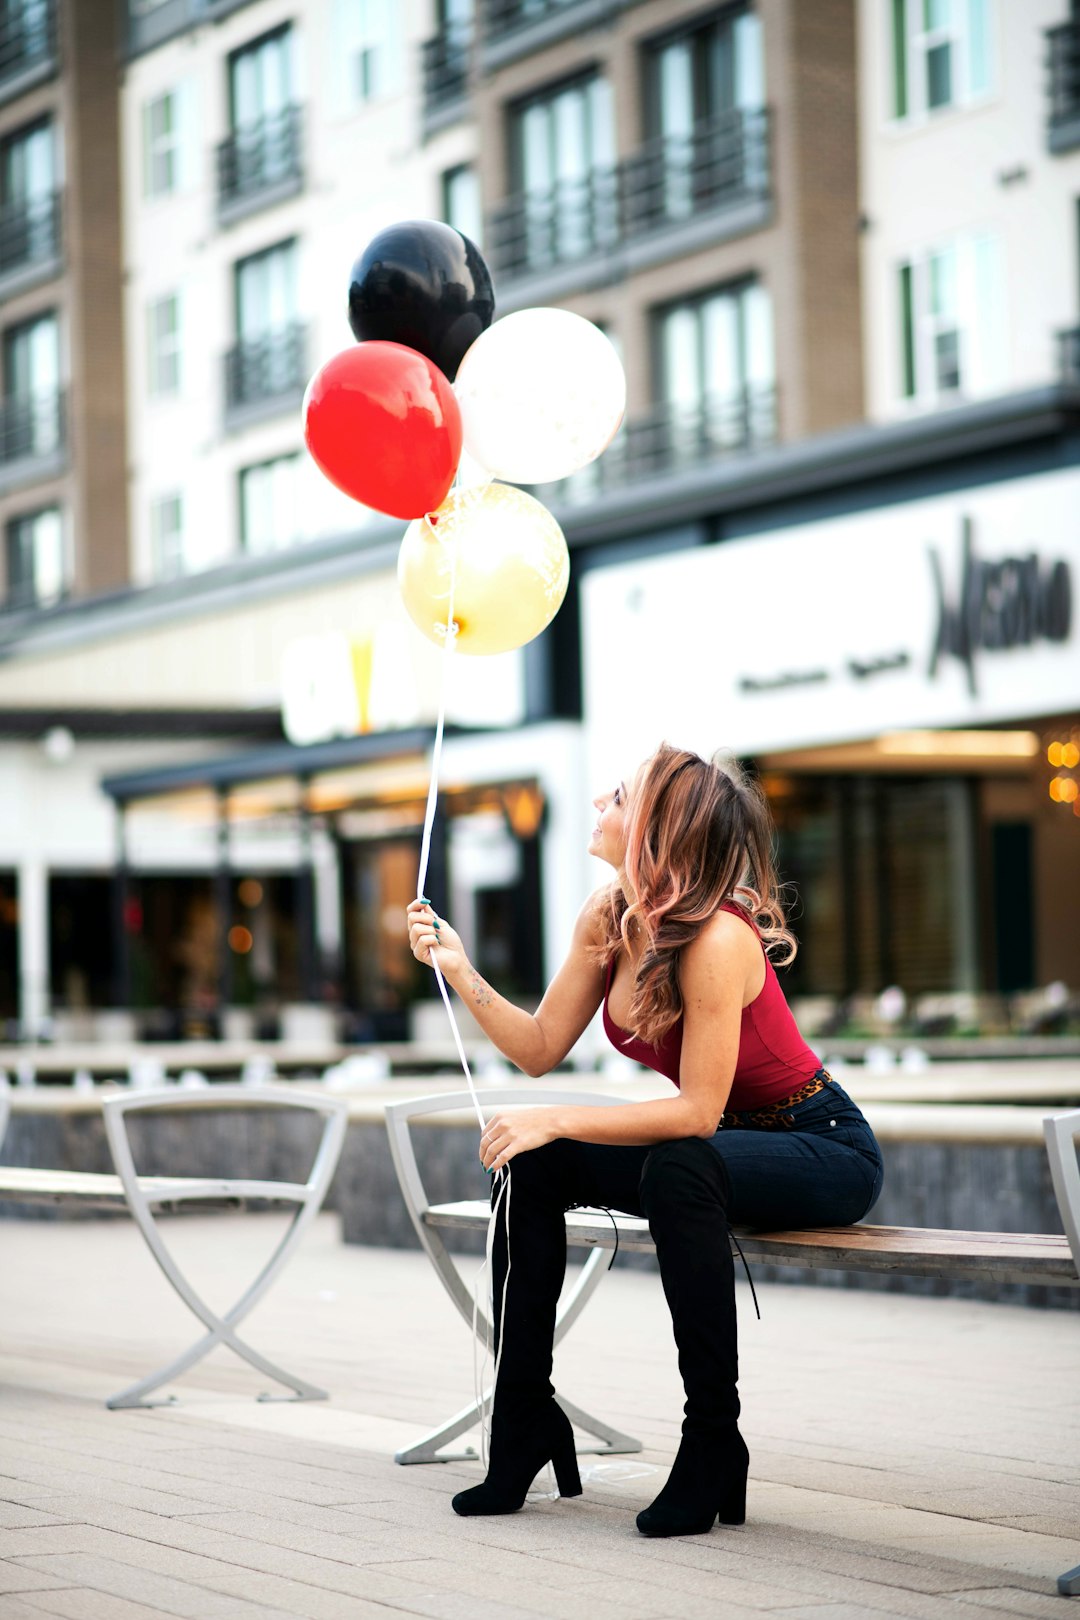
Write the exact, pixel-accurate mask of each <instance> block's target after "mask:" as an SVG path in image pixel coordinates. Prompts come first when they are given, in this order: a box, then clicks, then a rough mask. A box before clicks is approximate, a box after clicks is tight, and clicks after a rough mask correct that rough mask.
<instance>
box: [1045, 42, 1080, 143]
mask: <svg viewBox="0 0 1080 1620" xmlns="http://www.w3.org/2000/svg"><path fill="white" fill-rule="evenodd" d="M1046 44H1047V50H1048V58H1047V60H1048V66H1049V69H1050V116H1049V125H1050V130H1049V133H1050V146H1051V149H1052V150H1058V151H1061V150H1064V149H1065V148H1067V147H1070V146H1077V145H1080V18H1073V19H1072V20H1071V21H1070V22H1064V23H1059V24H1058V25H1057V27H1056V28H1048V29H1047V30H1046Z"/></svg>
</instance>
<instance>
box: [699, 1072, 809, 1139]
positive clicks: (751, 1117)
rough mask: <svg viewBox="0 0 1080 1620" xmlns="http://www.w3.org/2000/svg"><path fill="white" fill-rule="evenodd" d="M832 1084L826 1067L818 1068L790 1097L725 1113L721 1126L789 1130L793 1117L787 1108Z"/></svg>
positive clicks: (725, 1127)
mask: <svg viewBox="0 0 1080 1620" xmlns="http://www.w3.org/2000/svg"><path fill="white" fill-rule="evenodd" d="M832 1084H833V1077H832V1075H831V1074H830V1073H829V1071H828V1069H819V1070H818V1072H817V1074H815V1076H814V1078H813V1079H812V1080H808V1081H807V1082H806V1084H805V1085H804V1086H800V1087H799V1089H798V1091H793V1092H792V1093H791V1096H790V1097H781V1098H780V1100H779V1101H778V1102H774V1103H767V1104H766V1105H765V1107H764V1108H754V1109H746V1110H742V1111H740V1112H738V1113H727V1114H725V1115H724V1116H723V1118H722V1119H721V1121H720V1125H721V1128H722V1129H724V1130H728V1131H734V1130H749V1131H790V1130H791V1128H792V1126H793V1125H794V1123H795V1119H794V1116H793V1115H792V1114H790V1113H789V1112H788V1110H789V1109H790V1108H794V1106H795V1104H796V1103H801V1102H805V1101H806V1099H807V1097H816V1096H817V1094H818V1092H819V1091H824V1090H825V1087H826V1086H831V1085H832Z"/></svg>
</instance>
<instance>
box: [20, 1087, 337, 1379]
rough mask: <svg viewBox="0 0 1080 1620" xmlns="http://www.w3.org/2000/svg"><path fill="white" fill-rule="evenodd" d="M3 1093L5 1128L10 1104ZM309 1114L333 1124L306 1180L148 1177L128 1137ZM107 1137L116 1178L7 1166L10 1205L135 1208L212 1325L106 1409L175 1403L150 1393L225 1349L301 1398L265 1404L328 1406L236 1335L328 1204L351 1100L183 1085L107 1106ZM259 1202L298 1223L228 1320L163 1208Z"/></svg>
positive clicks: (194, 1308) (173, 1279) (163, 1259)
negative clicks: (182, 1123)
mask: <svg viewBox="0 0 1080 1620" xmlns="http://www.w3.org/2000/svg"><path fill="white" fill-rule="evenodd" d="M5 1091H6V1088H5V1087H0V1124H2V1123H3V1119H2V1115H3V1113H4V1112H6V1109H7V1106H8V1098H7V1097H6V1096H5ZM252 1107H255V1108H260V1107H262V1108H275V1109H289V1108H291V1109H306V1110H308V1111H309V1112H314V1113H316V1114H319V1115H321V1116H322V1118H323V1130H322V1136H321V1137H320V1140H319V1145H318V1148H317V1150H316V1153H315V1158H314V1161H313V1163H312V1167H311V1172H310V1174H309V1176H308V1178H307V1180H306V1181H303V1182H289V1181H274V1180H267V1181H262V1180H251V1179H242V1178H230V1177H226V1178H222V1177H216V1176H215V1177H205V1178H200V1177H184V1176H140V1175H139V1173H138V1171H137V1170H136V1168H135V1162H134V1158H133V1155H132V1150H131V1142H130V1139H129V1136H128V1121H129V1118H130V1117H131V1116H132V1115H134V1114H140V1115H146V1114H150V1113H152V1114H162V1113H166V1112H175V1111H179V1110H189V1111H190V1110H191V1109H202V1110H205V1109H218V1108H243V1109H247V1108H252ZM103 1112H104V1118H105V1131H106V1135H107V1137H108V1142H109V1147H110V1149H111V1151H112V1156H113V1162H114V1164H115V1165H116V1175H115V1176H107V1175H96V1174H91V1173H83V1172H79V1171H49V1170H18V1169H8V1170H6V1171H5V1170H4V1169H3V1168H0V1199H15V1200H18V1201H23V1202H25V1201H33V1202H39V1203H40V1202H46V1203H66V1202H78V1203H80V1204H82V1205H83V1206H84V1207H97V1208H112V1209H123V1208H124V1207H125V1206H126V1208H127V1209H128V1210H129V1211H130V1213H131V1215H132V1216H133V1217H134V1220H135V1223H136V1225H137V1226H138V1228H139V1231H140V1232H141V1233H142V1235H143V1238H144V1239H145V1241H146V1245H147V1247H148V1248H149V1250H150V1253H151V1254H152V1255H153V1257H154V1259H155V1260H156V1261H157V1263H158V1265H159V1266H160V1268H161V1270H162V1271H163V1272H164V1274H165V1276H166V1277H167V1279H168V1281H169V1283H170V1285H171V1286H172V1287H173V1288H174V1289H175V1291H176V1292H177V1294H178V1295H179V1296H180V1298H181V1299H182V1300H183V1302H184V1304H185V1305H186V1306H187V1307H188V1309H189V1310H190V1311H191V1312H192V1313H193V1314H194V1315H195V1316H196V1317H197V1318H198V1320H199V1321H200V1322H201V1323H202V1324H203V1326H204V1327H205V1328H206V1330H207V1331H206V1333H205V1334H204V1335H203V1337H202V1338H200V1339H198V1340H196V1342H195V1343H194V1344H192V1345H191V1346H190V1347H189V1348H188V1349H187V1350H185V1351H184V1352H183V1353H182V1354H181V1355H179V1356H177V1357H175V1359H174V1360H172V1361H170V1362H168V1363H167V1364H166V1365H165V1366H163V1367H160V1368H158V1369H157V1370H156V1371H155V1372H152V1373H148V1374H147V1375H146V1377H145V1378H140V1379H139V1380H138V1381H137V1382H136V1383H134V1384H131V1385H130V1386H129V1387H128V1388H127V1389H123V1390H121V1391H120V1392H119V1393H118V1394H116V1395H113V1396H111V1397H110V1398H109V1399H108V1400H107V1401H106V1403H105V1404H106V1406H108V1407H110V1408H111V1409H113V1410H116V1409H118V1408H123V1407H138V1406H143V1407H147V1406H158V1405H168V1404H171V1403H172V1402H173V1401H174V1400H175V1397H174V1396H168V1397H166V1398H165V1400H161V1401H151V1400H147V1399H146V1397H147V1396H148V1395H149V1394H151V1392H152V1391H154V1390H156V1389H159V1388H160V1387H161V1385H162V1384H166V1383H171V1382H172V1381H173V1380H174V1379H175V1378H178V1377H179V1376H180V1374H181V1373H184V1372H186V1371H187V1370H188V1368H189V1367H193V1366H194V1365H195V1364H196V1362H199V1361H201V1360H202V1359H203V1357H204V1356H207V1355H209V1354H210V1351H211V1350H213V1349H215V1348H216V1347H217V1346H218V1345H219V1344H224V1345H227V1346H228V1348H229V1349H230V1350H233V1351H235V1353H236V1354H237V1355H238V1356H240V1357H241V1358H242V1359H243V1360H244V1361H247V1362H249V1363H250V1364H251V1366H253V1367H255V1368H257V1369H258V1370H259V1371H260V1372H262V1373H265V1374H266V1376H267V1377H268V1378H271V1379H273V1380H274V1381H275V1382H276V1383H279V1384H283V1385H284V1386H285V1387H286V1388H287V1389H289V1390H291V1391H292V1394H291V1395H271V1394H261V1395H259V1396H258V1397H257V1398H258V1399H259V1400H260V1401H272V1400H298V1401H321V1400H326V1399H327V1398H328V1397H327V1392H326V1390H324V1389H319V1388H317V1386H316V1385H314V1384H311V1383H308V1381H307V1380H306V1379H304V1378H300V1377H298V1376H297V1375H296V1374H295V1373H290V1372H287V1371H286V1370H285V1368H283V1367H279V1366H278V1365H277V1363H276V1362H273V1361H271V1360H270V1359H269V1358H268V1357H267V1356H264V1355H263V1354H262V1353H261V1352H260V1351H258V1350H256V1349H255V1348H254V1347H253V1346H252V1345H250V1344H248V1343H247V1341H246V1340H244V1339H242V1338H240V1336H239V1334H238V1333H237V1331H236V1329H237V1327H238V1325H239V1324H240V1322H242V1321H243V1319H244V1317H245V1316H247V1315H248V1313H249V1312H250V1311H251V1310H252V1309H253V1308H254V1306H255V1305H257V1304H258V1302H259V1300H260V1299H262V1298H263V1296H264V1295H265V1294H266V1292H267V1290H268V1289H269V1288H270V1286H271V1284H272V1283H273V1282H274V1281H275V1280H276V1279H277V1277H278V1276H279V1275H280V1274H281V1272H282V1270H283V1269H284V1267H285V1266H286V1265H287V1264H288V1262H289V1260H290V1259H291V1257H292V1254H293V1252H294V1250H295V1248H296V1246H297V1244H298V1243H299V1242H300V1239H301V1238H302V1237H303V1235H304V1233H305V1231H306V1230H307V1228H308V1227H309V1226H310V1225H311V1222H312V1221H313V1220H314V1218H315V1216H316V1215H317V1214H318V1212H319V1209H320V1208H321V1206H322V1202H323V1199H324V1198H325V1196H326V1193H327V1191H328V1190H329V1187H330V1182H331V1180H332V1179H333V1175H334V1171H335V1169H336V1168H337V1163H338V1159H339V1158H340V1156H341V1149H342V1146H343V1145H344V1141H345V1131H346V1128H347V1125H348V1103H347V1100H346V1099H345V1098H343V1097H331V1096H323V1097H320V1096H316V1095H315V1094H313V1093H311V1092H302V1091H298V1090H295V1089H294V1088H293V1087H291V1086H283V1085H275V1084H271V1083H268V1084H266V1085H259V1086H252V1085H213V1086H207V1087H205V1088H202V1087H200V1088H198V1089H193V1090H191V1091H180V1090H178V1089H177V1088H176V1087H175V1086H170V1087H168V1088H166V1089H161V1090H157V1091H148V1092H143V1093H138V1094H136V1095H131V1096H123V1095H121V1096H117V1097H109V1098H107V1099H106V1100H105V1102H104V1104H103ZM250 1199H258V1200H260V1201H266V1202H271V1203H284V1204H291V1205H295V1206H296V1208H295V1213H294V1215H293V1218H292V1220H291V1221H290V1223H289V1226H288V1228H287V1230H286V1232H285V1234H284V1236H283V1237H282V1238H281V1240H280V1242H279V1243H278V1244H277V1245H276V1247H275V1249H274V1251H273V1253H272V1254H271V1256H270V1258H269V1259H268V1260H267V1262H266V1264H265V1265H264V1266H263V1268H262V1270H261V1271H260V1272H259V1273H258V1275H257V1276H256V1277H255V1280H254V1281H253V1282H252V1283H251V1284H250V1285H249V1286H248V1288H246V1289H245V1291H244V1292H243V1293H242V1294H241V1296H240V1298H239V1299H238V1300H237V1301H236V1303H235V1304H234V1305H232V1306H231V1307H230V1309H229V1310H227V1311H225V1312H224V1313H223V1314H221V1315H219V1314H218V1313H217V1312H216V1311H214V1310H213V1309H212V1308H211V1307H210V1306H209V1305H208V1304H207V1303H206V1301H205V1300H204V1299H203V1298H202V1296H201V1295H200V1294H199V1293H198V1291H197V1290H196V1289H195V1288H194V1286H193V1285H192V1284H191V1282H189V1280H188V1279H187V1277H185V1275H184V1273H183V1272H182V1271H181V1269H180V1267H179V1266H178V1265H177V1263H176V1261H175V1259H174V1258H173V1256H172V1254H171V1253H170V1252H169V1249H168V1246H167V1244H166V1243H165V1240H164V1238H163V1236H162V1233H161V1228H160V1226H159V1225H158V1223H157V1221H156V1220H155V1215H154V1212H155V1210H156V1211H157V1212H159V1213H160V1212H161V1211H162V1210H168V1209H175V1208H177V1207H178V1206H180V1205H182V1204H191V1203H206V1204H225V1205H232V1206H235V1205H238V1204H242V1203H244V1202H246V1201H248V1200H250Z"/></svg>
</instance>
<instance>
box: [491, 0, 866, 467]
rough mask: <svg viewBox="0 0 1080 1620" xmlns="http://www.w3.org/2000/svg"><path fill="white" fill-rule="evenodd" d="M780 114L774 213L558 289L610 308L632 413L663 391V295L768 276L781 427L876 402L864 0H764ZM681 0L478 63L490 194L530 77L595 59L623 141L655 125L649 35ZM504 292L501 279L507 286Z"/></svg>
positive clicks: (800, 427) (847, 414) (678, 10)
mask: <svg viewBox="0 0 1080 1620" xmlns="http://www.w3.org/2000/svg"><path fill="white" fill-rule="evenodd" d="M755 9H756V10H757V11H758V13H759V15H760V17H761V23H762V30H763V49H764V58H765V98H766V103H767V105H768V108H769V111H770V117H771V136H770V140H771V154H770V167H771V192H772V219H771V221H770V223H768V224H767V225H765V226H764V228H761V229H756V230H753V231H751V232H748V233H747V234H746V235H743V236H739V237H735V238H733V239H729V240H726V241H719V242H717V243H715V244H714V245H711V246H709V247H708V248H706V249H704V250H702V251H699V252H695V253H691V254H682V255H680V256H678V257H672V258H671V259H669V260H667V261H665V262H663V263H660V264H656V265H655V266H654V267H652V268H650V269H648V270H644V271H639V272H636V273H634V274H632V275H629V276H627V277H626V278H625V279H622V280H615V279H613V280H612V281H611V282H610V283H609V284H607V285H606V286H602V287H599V288H595V289H593V290H589V291H571V292H570V293H569V294H568V295H567V296H565V297H563V298H560V299H559V300H558V302H559V303H561V304H563V305H565V307H567V308H569V309H573V310H574V311H576V312H577V313H578V314H581V315H584V316H586V317H587V318H588V319H590V320H595V321H598V322H600V323H602V324H604V325H605V326H606V327H607V328H608V329H609V330H610V331H612V332H613V333H614V334H615V335H616V336H617V337H618V339H619V341H620V343H621V346H622V353H623V359H624V363H625V365H626V370H627V376H628V382H629V398H628V415H629V416H630V417H633V416H634V415H635V413H640V412H642V411H644V410H646V409H647V408H648V406H649V405H650V404H653V403H655V401H656V397H657V396H656V387H657V382H656V379H655V377H654V375H653V371H654V357H653V355H652V352H651V342H650V313H651V311H652V310H653V308H654V307H655V306H656V305H658V304H663V303H667V302H669V301H671V300H674V299H677V298H680V297H683V296H692V295H693V294H695V293H697V292H700V291H704V290H706V289H708V288H710V287H713V286H716V285H719V284H720V283H723V282H727V281H732V280H736V279H738V278H740V277H744V276H755V277H757V279H759V280H760V281H761V283H762V284H763V285H764V286H765V287H766V288H767V290H768V291H769V293H770V295H771V300H772V311H773V322H774V336H775V348H776V355H777V387H778V396H779V409H780V436H781V438H783V439H789V440H790V439H797V438H801V437H803V436H804V435H806V434H809V433H817V432H821V431H824V430H827V429H829V428H834V427H841V426H845V425H847V424H849V423H852V422H857V421H860V420H861V419H862V417H863V391H862V324H861V314H860V292H859V239H858V220H859V202H858V184H857V96H856V85H855V11H854V0H814V3H813V4H812V5H808V4H806V3H805V0H760V3H759V5H758V6H757V7H756V8H755ZM705 15H707V13H706V12H703V11H702V8H701V6H700V5H695V4H693V3H681V0H649V3H647V4H643V5H636V6H631V7H629V8H627V9H626V10H624V11H622V12H620V13H619V14H618V16H617V18H616V20H615V21H614V23H611V22H610V21H609V22H608V23H605V24H604V25H603V26H598V27H595V28H592V29H588V30H585V31H583V32H581V33H580V34H577V35H575V36H573V37H572V38H570V39H563V40H560V41H559V42H558V43H557V44H553V45H551V46H549V47H547V48H545V49H542V50H538V51H536V52H534V53H532V54H531V55H529V56H527V57H524V58H522V59H520V60H518V61H515V62H513V63H511V64H509V65H507V66H506V67H504V68H501V69H499V70H498V71H496V72H493V73H490V74H486V75H482V76H477V77H475V78H474V83H473V109H474V113H475V117H476V120H477V125H478V141H477V150H478V157H477V165H478V170H479V174H480V182H481V191H482V195H483V199H484V206H485V209H486V210H487V211H488V212H490V211H491V210H492V209H493V208H495V207H497V206H498V205H499V204H500V203H501V202H503V201H504V200H505V199H506V198H507V196H508V195H510V193H511V191H512V174H511V169H510V162H511V158H510V141H509V124H510V109H511V107H512V106H513V104H514V103H515V102H516V101H518V100H520V99H521V98H522V97H524V96H526V95H527V94H528V93H529V92H531V91H535V90H539V89H541V88H543V87H545V86H548V85H555V84H558V83H559V82H560V81H561V80H564V79H568V78H570V77H572V76H573V75H574V74H576V73H580V72H583V71H585V70H588V69H589V68H596V69H597V70H599V71H600V72H601V73H602V74H603V75H604V76H605V77H606V78H607V79H608V80H609V82H610V83H611V85H612V90H613V112H614V123H615V133H616V142H617V157H618V158H620V159H621V158H624V157H628V156H630V155H631V154H632V153H633V152H634V151H636V150H637V149H638V148H639V147H640V146H641V145H642V144H643V142H644V141H645V139H646V133H647V130H646V109H645V104H644V74H643V71H642V61H641V55H642V47H643V45H644V44H645V43H646V42H647V41H649V40H650V39H652V38H654V37H655V36H657V35H658V34H662V33H665V32H667V31H669V30H670V29H673V28H676V27H677V26H678V24H679V23H680V22H681V21H682V20H684V19H687V20H689V19H695V20H697V19H700V18H702V17H703V16H705ZM498 293H499V286H498V279H496V295H498Z"/></svg>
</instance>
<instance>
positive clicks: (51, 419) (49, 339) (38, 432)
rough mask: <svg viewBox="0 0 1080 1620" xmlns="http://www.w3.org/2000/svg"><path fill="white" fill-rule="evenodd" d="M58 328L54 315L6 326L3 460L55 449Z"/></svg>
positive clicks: (57, 442)
mask: <svg viewBox="0 0 1080 1620" xmlns="http://www.w3.org/2000/svg"><path fill="white" fill-rule="evenodd" d="M61 428H62V423H61V414H60V327H59V323H58V322H57V319H56V316H55V315H53V314H49V315H39V316H37V317H35V319H34V320H31V321H24V322H22V324H21V325H19V326H11V327H9V328H8V330H7V331H6V332H5V333H4V424H3V436H2V445H0V456H2V459H3V460H5V461H12V460H17V459H18V458H20V457H22V456H43V455H48V454H50V452H52V451H54V450H57V449H59V447H60V442H61Z"/></svg>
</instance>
